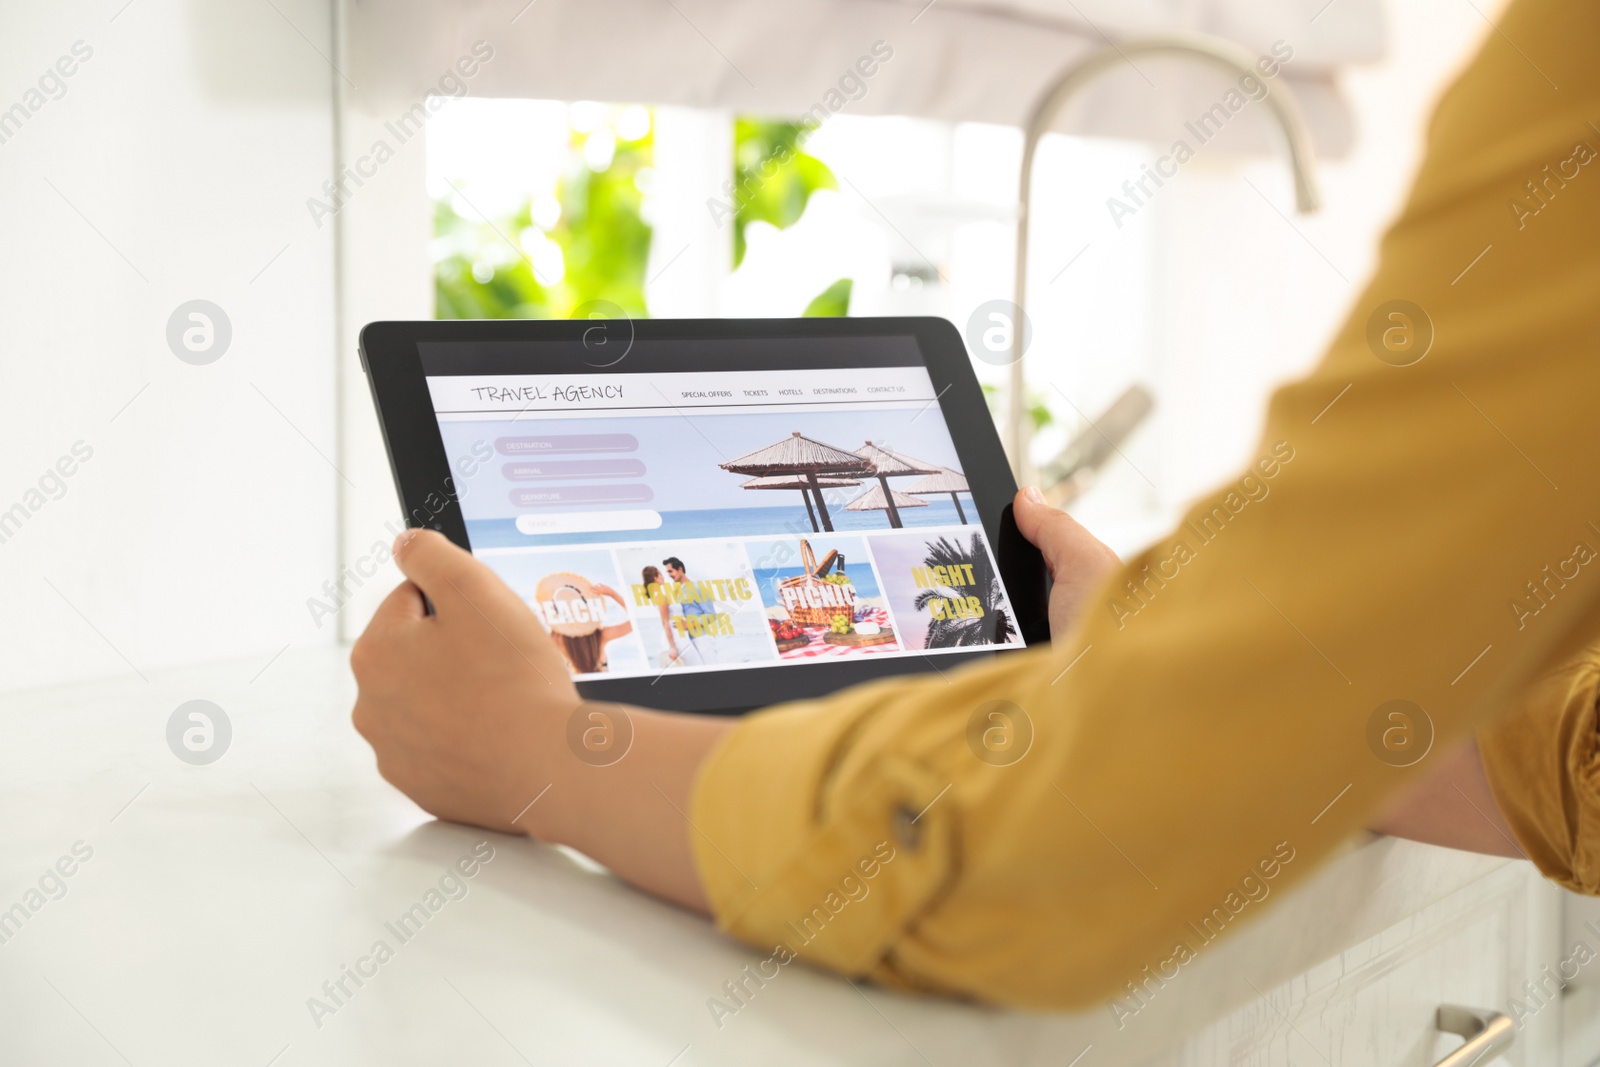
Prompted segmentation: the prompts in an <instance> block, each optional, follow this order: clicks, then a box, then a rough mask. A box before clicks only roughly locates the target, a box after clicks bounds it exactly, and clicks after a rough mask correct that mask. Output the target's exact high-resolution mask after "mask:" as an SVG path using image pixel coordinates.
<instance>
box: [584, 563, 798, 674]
mask: <svg viewBox="0 0 1600 1067" xmlns="http://www.w3.org/2000/svg"><path fill="white" fill-rule="evenodd" d="M616 556H617V563H618V565H619V566H620V568H621V570H622V573H623V575H624V576H625V578H626V580H627V583H628V584H627V586H626V587H625V590H624V593H625V596H626V597H627V601H628V609H629V611H631V612H632V615H633V621H634V625H635V627H636V628H637V629H638V633H639V638H640V640H641V641H642V642H643V644H644V650H645V655H646V656H647V657H648V659H649V662H650V663H651V665H653V666H654V667H656V668H657V669H675V668H686V667H725V666H728V665H730V664H737V663H769V662H771V661H772V660H774V659H775V658H776V657H777V653H776V651H775V650H774V648H773V644H772V638H771V636H770V629H769V627H768V626H767V619H766V615H765V613H764V611H763V609H762V604H761V595H760V593H758V592H757V591H756V580H755V576H754V575H753V574H752V573H751V569H750V562H749V560H748V559H747V558H746V556H745V553H744V549H743V548H741V547H740V546H739V545H737V544H733V543H731V542H726V541H695V540H685V541H655V542H651V543H650V544H646V545H624V546H621V547H619V548H617V549H616Z"/></svg>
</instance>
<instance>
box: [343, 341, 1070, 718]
mask: <svg viewBox="0 0 1600 1067" xmlns="http://www.w3.org/2000/svg"><path fill="white" fill-rule="evenodd" d="M360 351H361V359H362V365H363V367H364V368H365V369H366V371H367V376H368V380H369V382H370V383H371V386H372V395H373V399H374V402H375V403H376V405H377V409H378V418H379V423H380V425H381V427H382V431H383V436H384V441H385V444H386V446H387V448H388V453H389V462H390V465H391V467H392V469H393V471H394V478H395V484H396V486H397V487H398V489H399V493H400V499H401V504H402V507H403V508H404V510H405V513H406V518H407V523H408V525H410V526H426V527H430V528H432V529H435V530H439V531H441V532H442V533H444V534H445V535H446V536H447V537H449V538H450V539H451V540H452V541H454V542H455V543H456V544H458V545H461V546H462V547H463V548H467V549H469V550H470V551H471V552H472V553H473V554H474V555H476V556H477V557H478V558H479V559H481V560H482V561H483V562H484V563H486V564H488V566H489V567H491V568H492V569H493V570H494V571H495V572H496V573H497V574H498V575H499V576H500V577H501V578H502V579H504V581H505V582H506V584H507V585H508V586H510V587H511V588H512V589H513V590H515V591H516V593H517V594H518V595H519V596H521V597H522V598H523V600H525V601H526V602H527V604H528V606H529V608H530V609H531V610H532V611H533V612H534V613H535V614H536V615H537V616H538V617H539V619H540V620H541V621H542V622H543V624H544V626H545V628H546V629H547V630H548V631H549V632H550V633H551V634H552V635H553V636H554V639H555V641H556V643H557V646H558V647H559V648H560V650H561V652H562V654H563V655H564V656H565V658H566V661H567V664H568V666H569V668H570V669H571V671H572V674H573V676H574V678H575V679H576V682H577V685H578V688H579V690H580V692H581V693H582V694H583V696H584V698H585V699H588V700H605V701H622V702H629V703H635V704H640V705H644V706H647V707H654V708H662V709H672V710H685V711H697V712H707V713H736V712H741V711H745V710H748V709H750V708H754V707H759V706H762V705H765V704H771V703H775V702H778V701H781V700H791V699H799V698H805V697H814V696H821V695H823V694H826V693H829V692H832V691H834V690H836V689H840V688H843V687H845V686H848V685H853V684H856V683H858V682H864V681H868V680H870V679H874V678H881V677H884V676H887V675H895V674H907V673H916V672H932V671H937V672H948V671H950V670H951V669H953V668H955V667H958V666H960V665H961V664H963V663H968V662H971V661H974V660H977V659H980V658H986V657H990V656H994V655H997V654H1002V655H1003V654H1005V653H1007V652H1011V651H1015V650H1018V649H1022V648H1025V647H1028V646H1030V645H1037V644H1039V643H1042V642H1045V641H1047V640H1048V637H1049V624H1048V618H1047V614H1046V580H1045V569H1044V564H1043V561H1042V560H1041V558H1040V556H1039V553H1038V552H1037V550H1036V549H1034V548H1033V547H1032V546H1031V545H1029V544H1028V543H1027V542H1026V541H1025V540H1024V539H1023V538H1022V536H1021V535H1020V533H1019V532H1018V531H1017V528H1016V525H1015V522H1014V519H1013V517H1012V514H1011V499H1012V496H1013V495H1014V494H1015V492H1016V485H1015V482H1014V480H1013V478H1012V475H1011V471H1010V468H1009V467H1008V465H1007V462H1006V457H1005V454H1004V452H1003V450H1002V449H1001V446H1000V440H999V437H998V435H997V434H996V432H995V429H994V424H993V421H992V420H991V418H990V415H989V412H988V409H987V406H986V404H985V401H984V397H983V393H982V390H981V389H980V388H979V386H978V382H977V379H976V377H975V376H974V375H973V371H972V365H971V363H970V361H969V359H968V356H967V352H966V348H965V346H964V345H963V343H962V339H961V336H960V334H959V333H957V331H956V329H955V328H954V327H953V326H951V324H950V323H948V322H946V321H945V320H943V319H933V318H881V319H852V318H840V319H821V318H813V319H759V320H729V319H715V320H684V319H677V320H672V319H654V320H639V321H629V320H625V319H618V320H592V319H591V320H542V321H525V320H516V321H441V322H375V323H372V324H370V325H368V326H367V327H366V328H365V329H364V330H362V333H361V346H360Z"/></svg>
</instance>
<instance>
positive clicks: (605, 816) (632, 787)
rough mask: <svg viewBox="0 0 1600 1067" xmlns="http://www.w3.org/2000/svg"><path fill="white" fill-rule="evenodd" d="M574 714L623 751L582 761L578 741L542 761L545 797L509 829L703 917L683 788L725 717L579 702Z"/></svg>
mask: <svg viewBox="0 0 1600 1067" xmlns="http://www.w3.org/2000/svg"><path fill="white" fill-rule="evenodd" d="M580 714H581V715H582V716H584V717H586V718H587V719H588V720H589V721H590V722H591V723H592V728H594V729H599V730H609V731H611V734H612V736H613V738H615V746H616V748H621V746H622V745H623V744H626V745H627V748H626V750H625V751H624V752H623V753H622V754H621V756H620V758H616V759H615V762H610V763H606V762H605V761H607V760H610V759H612V758H613V757H615V756H616V755H617V753H616V751H615V749H611V750H608V751H606V752H604V753H592V754H585V752H586V750H583V749H582V746H581V744H580V745H574V746H570V747H573V749H574V754H575V755H576V756H577V758H575V759H567V758H562V759H559V760H554V761H551V765H552V766H553V767H554V768H555V779H554V780H553V781H552V782H551V784H550V790H549V792H548V793H546V794H545V795H544V797H543V798H542V799H541V800H540V801H539V803H538V804H535V805H534V806H533V807H532V808H530V809H529V811H528V814H527V816H526V817H525V818H524V819H523V820H521V822H520V823H519V825H520V826H522V827H524V828H525V829H526V830H527V831H528V832H530V833H531V834H532V835H533V836H534V837H537V838H540V839H541V840H544V841H550V842H552V843H555V844H562V845H569V846H571V847H572V848H575V849H577V850H578V851H580V852H582V853H584V854H585V855H588V856H591V857H593V858H594V859H595V860H596V861H598V862H599V863H601V864H604V865H605V866H606V867H607V868H609V869H610V870H611V871H612V872H613V873H615V874H616V875H618V876H619V877H621V878H624V879H626V880H627V881H629V882H632V883H633V884H634V885H636V886H638V887H639V888H641V889H644V890H646V891H648V892H650V893H653V894H655V895H656V896H659V897H662V898H664V899H666V900H670V901H672V902H673V903H675V904H680V905H682V906H683V907H686V908H689V909H692V910H694V911H698V912H701V913H708V912H709V911H710V907H709V905H708V903H707V899H706V895H705V891H704V889H702V887H701V885H700V878H699V875H698V874H697V873H696V870H695V865H694V858H693V854H692V851H691V842H690V836H691V835H692V834H695V833H697V831H696V830H695V828H694V827H693V825H692V824H691V823H690V821H689V816H688V812H689V791H690V789H691V787H692V786H693V784H694V777H695V772H696V771H697V770H698V769H699V767H700V764H701V763H702V762H703V761H704V760H705V758H706V757H707V755H709V754H710V752H711V750H712V749H713V748H714V747H715V746H716V745H717V743H718V742H719V741H720V740H721V739H722V737H723V736H724V735H725V734H726V733H727V732H728V730H730V729H731V728H732V726H733V722H734V720H732V719H724V718H716V717H711V716H704V715H683V714H681V713H678V714H662V713H660V712H654V711H649V710H647V709H645V708H637V707H631V706H629V707H623V706H622V705H618V704H586V705H583V706H582V708H581V709H580ZM569 736H570V735H569ZM624 739H627V740H624ZM562 755H563V757H564V756H565V753H563V754H562Z"/></svg>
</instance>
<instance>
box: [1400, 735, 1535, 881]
mask: <svg viewBox="0 0 1600 1067" xmlns="http://www.w3.org/2000/svg"><path fill="white" fill-rule="evenodd" d="M1372 828H1373V829H1374V830H1376V831H1377V832H1378V833H1382V834H1389V835H1391V836H1393V837H1404V838H1407V839H1409V840H1412V841H1421V842H1423V843H1425V844H1430V845H1443V846H1444V847H1446V848H1458V849H1462V850H1464V851H1467V852H1484V853H1487V854H1489V855H1491V856H1515V857H1521V856H1522V850H1521V849H1520V848H1518V847H1517V843H1516V839H1515V838H1514V837H1512V835H1511V827H1510V826H1508V825H1507V824H1506V820H1505V817H1504V816H1503V815H1501V813H1500V807H1499V805H1498V804H1496V803H1495V799H1494V794H1493V793H1492V792H1490V790H1489V779H1488V777H1487V776H1486V775H1485V774H1484V771H1483V759H1482V757H1481V756H1480V755H1479V754H1478V743H1477V742H1476V741H1468V742H1467V743H1466V744H1465V745H1463V746H1461V747H1460V748H1458V749H1457V750H1456V751H1454V752H1452V753H1449V754H1447V755H1444V756H1443V757H1442V758H1441V759H1440V760H1439V764H1438V766H1436V767H1435V768H1434V770H1433V773H1432V774H1431V775H1429V776H1428V777H1427V778H1426V779H1424V780H1423V781H1422V782H1421V783H1420V784H1418V785H1417V787H1416V788H1415V789H1413V790H1411V791H1410V792H1408V793H1406V794H1404V795H1403V796H1401V797H1400V798H1399V800H1398V801H1397V802H1396V803H1395V804H1394V806H1393V807H1391V808H1390V809H1389V810H1388V811H1387V812H1385V813H1384V815H1383V817H1382V818H1381V819H1379V820H1378V821H1377V822H1376V823H1374V824H1373V827H1372Z"/></svg>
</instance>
